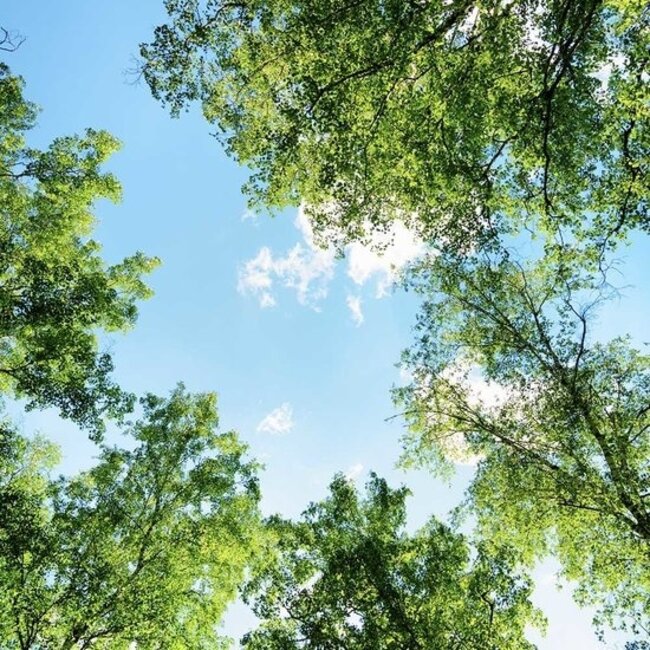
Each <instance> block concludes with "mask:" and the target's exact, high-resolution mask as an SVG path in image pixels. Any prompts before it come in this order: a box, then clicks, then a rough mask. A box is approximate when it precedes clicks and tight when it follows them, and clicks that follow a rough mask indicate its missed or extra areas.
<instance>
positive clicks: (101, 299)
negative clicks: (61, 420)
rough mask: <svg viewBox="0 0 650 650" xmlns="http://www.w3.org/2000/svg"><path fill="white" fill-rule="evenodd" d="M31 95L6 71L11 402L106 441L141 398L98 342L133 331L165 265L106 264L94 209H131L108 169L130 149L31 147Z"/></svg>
mask: <svg viewBox="0 0 650 650" xmlns="http://www.w3.org/2000/svg"><path fill="white" fill-rule="evenodd" d="M23 86H24V84H23V81H22V79H21V78H19V77H16V76H13V75H12V74H11V73H10V71H9V68H8V67H7V66H6V65H4V64H0V392H2V393H5V394H9V395H14V396H17V397H23V398H26V399H27V400H28V408H34V407H39V408H42V407H47V406H55V407H57V408H58V409H59V411H60V413H61V414H62V415H63V416H64V417H68V418H71V419H72V420H74V421H75V422H76V423H78V424H80V425H82V426H84V427H86V428H88V429H89V430H90V431H91V433H92V434H93V435H95V436H97V437H99V436H101V433H102V431H103V427H104V425H103V422H102V416H103V415H104V414H106V415H108V416H118V415H121V414H124V413H125V412H127V411H129V410H130V409H131V407H132V405H133V400H134V398H133V396H131V395H129V394H127V393H125V392H124V391H123V390H121V389H120V388H119V387H118V386H117V385H116V384H115V383H114V382H113V381H112V379H111V372H112V370H113V362H112V359H111V357H110V355H109V354H108V353H105V352H102V351H101V350H100V347H99V337H98V335H99V334H100V333H101V332H111V331H117V330H124V329H127V328H129V327H130V326H131V325H133V323H134V322H135V320H136V317H137V309H136V302H137V301H138V300H141V299H143V298H147V297H149V296H150V295H151V292H150V291H149V289H148V288H147V286H146V285H145V284H144V282H143V280H142V276H143V275H144V274H146V273H149V272H150V271H151V270H152V269H153V268H155V266H156V265H157V263H158V261H157V260H156V259H155V258H149V257H146V256H145V255H143V254H142V253H136V254H135V255H133V256H131V257H128V258H126V259H124V260H123V261H122V262H120V263H118V264H114V265H112V266H108V265H106V264H105V263H104V261H103V260H102V258H101V257H100V255H99V253H100V249H101V247H100V245H99V244H98V243H97V242H96V241H94V240H93V239H91V238H90V235H91V233H92V228H93V225H94V223H95V218H94V216H93V214H92V212H91V209H92V206H93V204H94V203H95V202H96V201H97V200H98V199H102V198H106V199H110V200H112V201H116V200H118V199H119V196H120V185H119V183H118V181H117V179H116V178H115V177H114V176H113V175H112V174H109V173H106V172H103V171H102V169H101V166H102V164H103V163H104V162H105V161H106V159H107V158H108V157H109V156H110V155H111V154H112V153H113V152H114V151H115V150H116V149H117V148H118V142H117V141H116V140H115V138H113V137H112V136H111V135H109V134H108V133H106V132H105V131H94V130H91V129H89V130H88V131H86V132H85V134H84V135H83V136H69V137H62V138H57V139H56V140H55V141H54V142H52V144H51V145H50V147H49V148H48V149H46V150H44V151H41V150H38V149H34V148H32V147H29V146H28V145H27V143H26V138H27V135H28V132H29V130H30V129H31V128H32V127H33V126H34V123H35V119H36V115H37V111H36V108H35V107H34V105H33V104H31V103H30V102H28V101H26V100H25V99H24V98H23Z"/></svg>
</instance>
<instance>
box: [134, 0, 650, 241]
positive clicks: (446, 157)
mask: <svg viewBox="0 0 650 650" xmlns="http://www.w3.org/2000/svg"><path fill="white" fill-rule="evenodd" d="M165 5H166V7H167V11H168V13H169V17H170V20H169V22H168V23H167V24H164V25H161V26H159V27H158V28H157V29H156V31H155V37H154V39H153V40H152V41H151V42H150V43H147V44H144V45H143V46H142V47H141V54H142V57H143V65H142V73H143V75H144V78H145V79H146V81H147V82H148V84H149V86H150V88H151V91H152V93H153V95H154V97H156V98H158V99H160V100H162V101H163V102H164V103H166V104H167V105H168V106H169V107H170V109H171V112H172V114H178V112H179V111H180V110H181V109H183V108H185V107H186V106H187V105H188V103H189V102H192V101H199V102H201V103H202V105H203V110H204V113H205V115H206V117H207V119H208V120H209V121H210V122H214V123H215V124H216V125H217V126H218V127H219V129H220V133H221V139H222V141H223V142H224V143H225V145H226V148H227V149H228V150H229V151H230V152H231V153H232V154H233V155H234V156H235V157H236V158H237V160H239V161H240V162H242V163H245V164H247V165H249V166H250V167H252V169H253V170H254V175H253V177H252V180H251V183H250V184H249V187H248V189H249V191H250V193H251V194H252V196H253V198H254V199H255V200H257V201H258V202H261V203H262V204H263V205H265V206H284V205H287V204H297V203H298V202H303V203H306V204H307V205H308V206H309V210H310V212H311V216H312V219H313V221H314V222H315V224H316V231H317V235H321V236H328V237H332V236H334V235H337V236H338V237H339V239H340V240H350V239H352V240H356V239H358V238H359V237H362V236H363V234H364V231H366V230H367V229H368V228H369V227H371V228H382V227H384V226H385V225H386V223H387V222H389V221H390V220H392V219H401V220H403V221H405V222H407V223H408V224H409V225H410V226H411V227H413V228H414V229H416V230H417V231H419V233H420V234H422V235H423V236H424V237H425V238H426V239H435V240H436V242H437V244H438V245H442V244H443V243H445V244H447V245H449V244H451V245H453V246H454V247H461V248H464V249H466V248H467V247H468V246H469V245H470V244H472V243H473V242H474V241H476V240H477V239H478V240H480V239H481V238H482V236H484V235H490V234H492V233H493V232H494V230H495V229H506V230H511V229H513V228H514V229H515V230H516V229H518V228H520V227H521V226H522V225H524V224H525V225H528V226H531V225H532V222H536V223H537V222H538V225H537V227H548V226H552V227H554V228H555V227H557V226H558V225H561V226H562V227H564V228H569V229H571V230H574V231H577V232H579V233H581V234H582V235H585V234H588V235H589V236H590V237H593V238H595V239H596V240H597V241H598V243H599V244H600V245H605V244H607V243H609V242H611V241H613V240H614V239H616V237H618V236H619V235H621V234H623V233H624V232H625V231H627V230H628V229H629V228H630V227H634V226H638V225H641V226H642V227H647V217H648V199H647V194H646V192H645V190H646V189H647V185H646V184H647V182H648V166H649V163H650V161H649V152H650V139H649V138H650V132H649V130H648V118H649V111H650V108H649V107H650V101H649V99H650V84H649V83H648V71H647V66H648V48H649V46H650V28H649V25H650V9H649V8H648V5H647V3H646V2H644V1H643V0H579V1H576V0H513V1H509V2H503V0H457V1H453V2H442V1H435V0H406V1H405V0H388V1H385V0H382V1H378V0H353V1H350V2H334V1H332V0H236V1H234V2H226V1H223V0H207V1H202V0H167V1H166V3H165ZM588 215H589V216H588Z"/></svg>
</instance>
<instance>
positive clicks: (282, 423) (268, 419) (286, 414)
mask: <svg viewBox="0 0 650 650" xmlns="http://www.w3.org/2000/svg"><path fill="white" fill-rule="evenodd" d="M291 429H293V409H292V408H291V404H289V402H285V403H284V404H282V405H281V406H278V408H276V409H273V410H272V411H271V412H270V413H269V414H267V415H266V416H265V417H264V418H263V419H262V421H261V422H260V423H259V424H258V425H257V430H258V431H259V432H261V433H273V434H281V433H289V431H291Z"/></svg>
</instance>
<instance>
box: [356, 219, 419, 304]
mask: <svg viewBox="0 0 650 650" xmlns="http://www.w3.org/2000/svg"><path fill="white" fill-rule="evenodd" d="M424 252H425V245H424V242H423V241H422V240H421V239H420V238H419V237H418V236H417V235H415V234H414V233H413V232H412V231H411V230H409V229H408V228H407V227H406V226H405V225H404V224H403V223H401V222H399V221H396V222H394V223H393V225H392V226H391V228H390V229H389V230H388V231H387V232H385V233H378V234H377V235H375V236H374V237H373V238H372V241H371V242H370V244H369V245H367V246H364V245H363V244H359V243H356V242H355V243H354V244H350V245H349V246H348V247H347V249H346V258H347V260H348V269H347V274H348V277H350V278H351V279H352V281H353V282H354V283H355V284H357V285H359V286H363V285H364V284H366V283H367V282H369V281H371V280H374V281H375V282H376V284H375V295H376V297H377V298H383V297H384V296H385V295H386V294H387V293H388V290H389V289H390V287H391V286H392V284H393V283H394V282H395V280H396V279H397V277H398V275H399V272H400V271H401V270H402V269H403V268H404V267H405V266H406V265H407V264H408V263H409V262H412V261H413V260H415V259H417V258H418V257H420V256H421V255H423V254H424Z"/></svg>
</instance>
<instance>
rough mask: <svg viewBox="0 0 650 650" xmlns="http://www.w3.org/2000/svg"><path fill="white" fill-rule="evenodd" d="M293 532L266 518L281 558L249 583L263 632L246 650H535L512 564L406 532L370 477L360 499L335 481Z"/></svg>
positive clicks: (523, 588)
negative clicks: (526, 634)
mask: <svg viewBox="0 0 650 650" xmlns="http://www.w3.org/2000/svg"><path fill="white" fill-rule="evenodd" d="M330 490H331V495H330V496H329V497H328V498H327V499H326V500H324V501H322V502H320V503H316V504H312V505H311V506H310V507H309V509H308V510H307V511H306V512H305V513H304V515H303V517H302V519H301V520H300V521H298V522H296V523H292V522H288V521H284V520H282V519H280V518H277V517H276V518H273V519H272V520H271V521H270V527H271V530H272V531H275V533H276V535H277V538H278V555H277V556H276V558H275V561H274V562H273V563H271V564H270V565H268V566H267V567H266V570H265V571H264V572H262V573H260V574H259V576H257V578H256V579H255V580H253V581H251V582H250V584H249V585H248V588H247V597H248V598H249V599H250V600H253V601H254V610H255V613H256V614H257V615H258V616H259V618H260V619H261V625H260V627H259V628H258V629H257V630H255V631H253V632H251V633H249V634H248V635H246V637H245V638H244V639H243V645H244V647H245V648H249V649H250V650H254V649H255V650H256V649H260V650H261V649H264V650H270V649H273V648H278V649H280V648H282V649H283V650H290V649H291V648H320V649H325V648H346V650H355V649H359V650H362V649H363V650H366V649H368V648H373V650H382V649H389V648H390V649H394V650H406V649H411V650H418V649H424V648H427V649H428V648H449V649H452V648H457V649H460V648H485V649H486V650H487V649H489V648H494V649H495V650H496V649H497V648H499V649H500V650H506V649H507V648H513V649H514V648H518V649H524V648H532V647H533V646H532V645H531V644H530V643H528V642H527V641H526V640H525V639H524V634H523V633H524V628H525V626H526V625H529V624H540V623H541V619H540V617H539V615H538V613H537V612H536V610H534V608H533V607H532V605H531V603H530V601H529V600H528V597H529V595H530V591H531V586H530V583H529V581H528V580H527V579H526V578H524V577H522V576H520V575H518V574H516V573H514V572H513V571H512V569H511V562H512V560H513V558H512V557H511V556H510V554H508V553H506V552H502V553H501V554H493V555H490V554H489V553H487V552H486V550H487V549H485V548H480V549H479V550H478V556H477V557H476V558H475V559H474V560H472V561H470V549H469V547H468V545H467V543H466V542H465V540H464V539H463V537H462V536H461V535H459V534H457V533H454V532H452V531H451V530H450V529H449V528H447V527H446V526H444V525H443V524H441V523H440V522H438V521H436V520H435V519H433V520H431V521H430V522H429V523H428V524H427V525H426V526H424V528H422V529H421V530H419V531H418V532H416V533H415V534H413V535H409V534H407V533H406V532H405V520H406V510H405V498H406V496H407V494H408V491H407V490H406V489H404V488H401V489H397V490H392V489H390V488H389V487H388V486H387V484H386V482H385V481H384V480H382V479H379V478H377V477H376V476H374V475H373V476H372V477H371V480H370V482H369V483H368V486H367V493H366V496H365V497H362V498H359V495H358V494H357V492H356V490H355V488H354V487H353V485H352V484H351V483H349V482H348V481H346V480H345V479H344V478H343V477H342V476H338V477H336V478H335V479H334V481H333V482H332V484H331V486H330Z"/></svg>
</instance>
